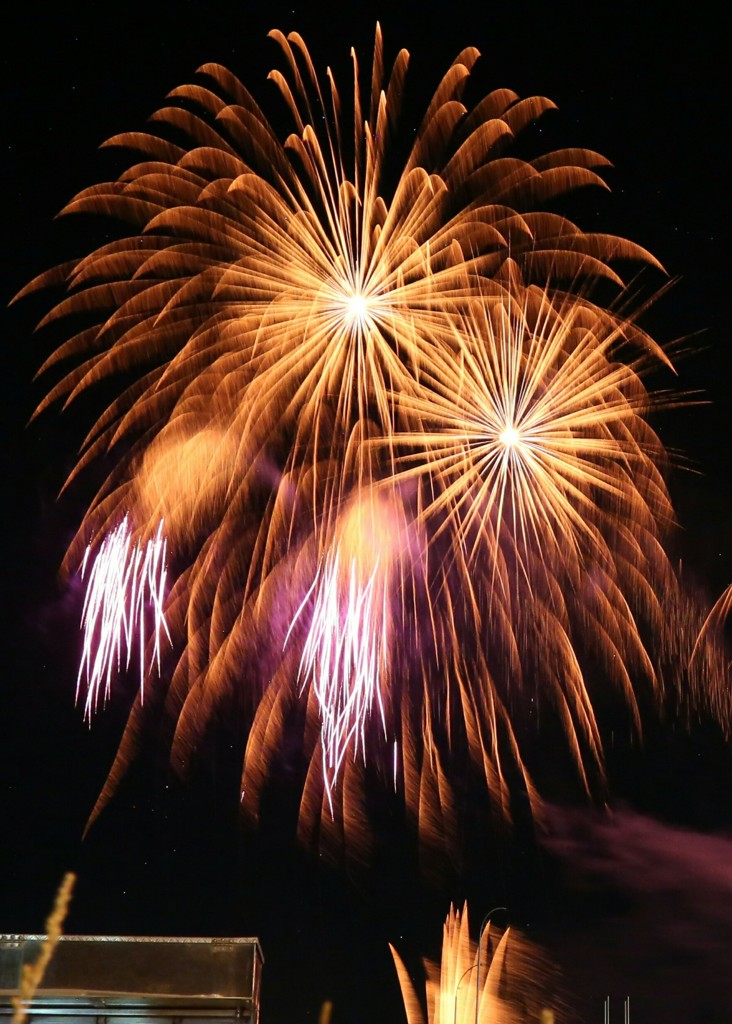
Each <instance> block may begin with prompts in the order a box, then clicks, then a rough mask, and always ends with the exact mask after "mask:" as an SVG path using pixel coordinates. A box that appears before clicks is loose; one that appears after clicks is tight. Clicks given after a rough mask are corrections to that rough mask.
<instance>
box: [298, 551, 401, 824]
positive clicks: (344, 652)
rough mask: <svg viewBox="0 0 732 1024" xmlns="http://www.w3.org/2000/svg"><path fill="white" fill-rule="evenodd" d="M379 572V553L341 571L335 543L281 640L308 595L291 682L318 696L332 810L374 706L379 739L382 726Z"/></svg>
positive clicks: (383, 638) (383, 594) (382, 593)
mask: <svg viewBox="0 0 732 1024" xmlns="http://www.w3.org/2000/svg"><path fill="white" fill-rule="evenodd" d="M379 570H380V566H379V558H378V557H377V558H376V561H375V564H374V566H373V569H372V570H371V573H370V574H369V575H368V576H366V574H365V573H364V569H363V566H359V564H358V561H357V560H356V559H355V558H354V559H352V560H351V562H350V565H349V567H348V570H347V575H346V574H345V573H344V572H343V571H342V568H341V553H340V550H338V548H336V550H335V552H334V553H333V555H332V556H328V557H327V558H326V562H325V566H324V568H323V570H322V572H319V573H318V574H317V575H316V577H315V581H314V582H313V585H312V586H311V587H310V589H309V591H308V593H307V595H306V597H305V600H304V601H303V602H302V604H301V605H300V607H299V608H298V610H297V612H296V613H295V617H294V619H293V622H292V625H291V626H290V629H289V630H288V633H287V637H286V638H285V643H287V639H288V638H289V636H290V633H291V631H292V628H293V626H294V625H295V622H296V621H297V619H298V618H299V616H300V614H301V613H302V611H303V609H304V607H305V604H306V603H307V601H308V599H309V598H310V596H311V595H312V594H313V592H315V605H314V608H313V616H312V621H311V624H310V629H309V631H308V636H307V640H306V641H305V645H304V648H303V652H302V656H301V658H300V666H299V671H298V681H299V683H300V693H301V694H302V693H303V691H304V690H305V688H306V686H307V684H308V682H310V683H311V685H312V687H313V692H314V693H315V696H316V699H317V701H318V708H319V711H320V719H321V723H322V724H321V748H322V758H323V776H324V782H325V791H326V795H327V798H328V803H329V805H330V808H331V812H332V809H333V803H332V792H333V787H334V786H335V784H336V782H337V779H338V774H339V771H340V768H341V765H342V763H343V758H344V757H345V755H346V751H347V750H348V748H349V746H350V745H351V743H352V744H353V756H354V758H355V757H356V756H358V755H359V753H360V755H361V756H362V757H363V758H364V759H365V757H366V725H367V722H368V720H369V718H370V717H371V714H372V712H373V711H374V708H376V709H377V711H378V714H379V717H380V719H381V725H382V728H383V731H384V735H385V736H386V731H387V729H386V715H385V711H384V703H383V698H382V694H381V689H380V686H379V682H380V679H381V676H382V673H383V672H384V671H385V669H386V667H387V651H388V646H387V644H388V637H387V632H388V608H387V601H388V595H387V588H386V587H385V586H383V581H382V580H380V578H379V577H380V571H379ZM382 575H383V570H382ZM344 583H345V584H346V585H345V586H344ZM344 590H345V594H344Z"/></svg>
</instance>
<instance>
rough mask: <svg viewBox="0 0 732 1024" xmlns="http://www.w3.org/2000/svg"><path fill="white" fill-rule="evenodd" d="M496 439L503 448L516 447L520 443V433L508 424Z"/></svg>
mask: <svg viewBox="0 0 732 1024" xmlns="http://www.w3.org/2000/svg"><path fill="white" fill-rule="evenodd" d="M498 440H499V441H500V442H501V444H502V445H503V446H504V447H505V448H516V446H517V445H519V444H520V443H521V434H519V432H518V430H516V428H515V427H512V426H510V425H509V426H507V427H506V428H505V429H504V430H502V431H501V433H500V434H499V435H498Z"/></svg>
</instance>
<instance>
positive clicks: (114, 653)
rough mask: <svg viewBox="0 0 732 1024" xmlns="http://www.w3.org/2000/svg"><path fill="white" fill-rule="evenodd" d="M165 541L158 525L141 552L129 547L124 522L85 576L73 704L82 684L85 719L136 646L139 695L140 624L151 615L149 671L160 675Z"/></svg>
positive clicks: (106, 540) (142, 685)
mask: <svg viewBox="0 0 732 1024" xmlns="http://www.w3.org/2000/svg"><path fill="white" fill-rule="evenodd" d="M90 553H91V548H87V551H86V554H85V556H84V561H83V564H82V569H81V575H82V578H84V576H85V575H86V569H87V565H88V560H89V555H90ZM166 554H167V541H166V540H165V537H164V535H163V523H162V520H161V521H160V523H159V524H158V528H157V531H156V533H155V536H154V537H153V538H152V539H151V540H149V541H147V543H146V544H145V546H144V548H143V546H142V545H141V544H140V543H139V542H138V543H136V544H133V543H132V530H131V528H130V524H129V521H128V518H127V516H125V518H124V519H123V520H122V522H121V523H120V524H119V526H117V527H116V529H115V530H113V531H112V533H110V534H109V535H108V536H107V537H105V538H104V540H103V541H102V543H101V546H100V548H99V552H98V553H97V555H96V558H95V559H94V563H93V565H92V567H91V571H90V572H89V582H88V585H87V590H86V595H85V597H84V607H83V611H82V617H81V626H82V630H83V632H84V642H83V649H82V655H81V664H80V666H79V675H78V679H77V689H76V692H77V698H78V695H79V693H80V690H81V686H82V682H84V683H85V686H86V697H85V700H84V716H85V718H87V719H90V718H91V716H92V715H93V713H94V712H95V711H96V710H97V706H98V703H99V699H100V693H101V691H102V690H103V691H104V699H105V700H107V699H108V698H109V695H110V692H111V686H112V679H113V676H114V674H115V672H118V671H119V669H120V666H121V663H122V660H123V651H124V650H126V652H127V653H126V657H125V665H126V666H129V663H130V658H131V655H132V649H133V647H134V646H135V643H137V649H138V652H139V671H140V692H141V694H144V688H145V674H146V671H147V668H146V665H145V648H146V645H147V637H146V633H145V623H146V620H147V617H148V614H149V610H152V615H153V627H152V638H153V648H152V653H151V656H150V664H149V666H148V667H149V668H152V667H153V665H157V667H158V671H159V670H160V638H161V635H162V634H163V633H165V634H166V635H167V636H168V639H169V640H170V634H169V633H168V627H167V625H166V622H165V614H164V612H163V598H164V593H165V581H166V577H167V568H166V564H165V559H166Z"/></svg>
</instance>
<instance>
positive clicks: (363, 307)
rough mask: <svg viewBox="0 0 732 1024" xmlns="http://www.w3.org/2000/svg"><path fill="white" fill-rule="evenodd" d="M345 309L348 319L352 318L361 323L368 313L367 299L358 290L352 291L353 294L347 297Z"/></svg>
mask: <svg viewBox="0 0 732 1024" xmlns="http://www.w3.org/2000/svg"><path fill="white" fill-rule="evenodd" d="M346 309H347V310H348V317H349V319H350V320H353V321H355V322H356V323H358V324H363V323H364V321H365V320H366V317H367V315H368V309H369V300H368V299H367V298H366V296H365V295H362V294H361V293H360V292H354V294H353V295H351V296H349V298H348V301H347V303H346Z"/></svg>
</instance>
